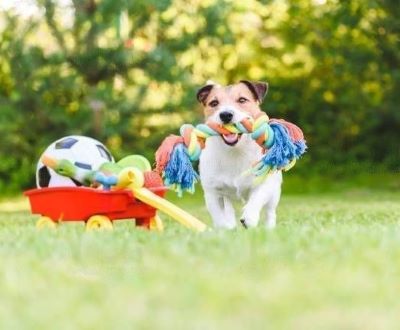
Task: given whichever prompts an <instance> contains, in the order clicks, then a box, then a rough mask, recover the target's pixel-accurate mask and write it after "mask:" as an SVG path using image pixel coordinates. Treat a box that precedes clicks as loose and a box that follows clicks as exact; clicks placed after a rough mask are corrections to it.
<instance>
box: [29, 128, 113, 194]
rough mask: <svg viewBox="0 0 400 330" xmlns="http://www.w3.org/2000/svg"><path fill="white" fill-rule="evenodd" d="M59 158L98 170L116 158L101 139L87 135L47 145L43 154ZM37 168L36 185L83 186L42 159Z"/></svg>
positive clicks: (62, 139) (40, 186)
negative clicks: (44, 162) (48, 165)
mask: <svg viewBox="0 0 400 330" xmlns="http://www.w3.org/2000/svg"><path fill="white" fill-rule="evenodd" d="M43 155H46V156H49V157H52V158H55V159H57V160H61V159H67V160H69V161H70V162H72V163H73V164H74V165H75V166H77V167H79V168H80V169H83V170H87V171H91V170H97V169H98V168H99V167H100V166H101V164H103V163H105V162H114V158H113V157H112V155H111V153H110V152H109V151H108V150H107V148H106V147H105V146H104V145H103V144H102V143H101V142H99V141H97V140H95V139H92V138H90V137H87V136H78V135H71V136H66V137H63V138H61V139H59V140H57V141H55V142H53V143H52V144H51V145H49V146H48V147H47V149H46V150H45V151H44V153H43V154H42V156H43ZM42 156H41V157H40V160H39V162H38V164H37V168H36V186H37V187H38V188H45V187H65V186H69V187H70V186H81V185H82V183H81V182H79V181H77V180H75V179H73V178H68V177H65V176H62V175H59V174H57V173H56V172H54V171H53V170H52V169H51V168H49V167H47V166H46V165H44V164H43V163H42V161H41V159H42Z"/></svg>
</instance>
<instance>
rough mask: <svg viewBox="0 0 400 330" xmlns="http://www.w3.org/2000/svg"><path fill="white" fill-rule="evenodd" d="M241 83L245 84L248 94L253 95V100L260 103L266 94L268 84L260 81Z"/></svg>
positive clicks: (243, 81)
mask: <svg viewBox="0 0 400 330" xmlns="http://www.w3.org/2000/svg"><path fill="white" fill-rule="evenodd" d="M240 82H241V83H243V84H245V85H246V86H247V88H248V89H249V90H250V92H251V93H252V94H253V95H254V98H255V99H256V100H257V101H258V102H260V103H261V102H262V101H263V99H264V97H265V95H267V92H268V83H266V82H262V81H249V80H241V81H240Z"/></svg>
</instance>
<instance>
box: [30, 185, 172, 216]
mask: <svg viewBox="0 0 400 330" xmlns="http://www.w3.org/2000/svg"><path fill="white" fill-rule="evenodd" d="M149 189H150V190H151V191H152V192H154V193H155V194H156V195H158V196H161V197H163V196H164V194H165V192H166V188H165V187H157V188H149ZM24 194H25V196H27V197H28V198H29V202H30V204H31V211H32V213H34V214H40V215H44V216H48V217H49V218H51V219H52V220H53V221H60V220H61V221H74V220H75V221H86V220H88V219H89V218H90V217H91V216H92V215H105V216H107V217H109V218H110V219H111V220H115V219H129V218H135V219H138V220H140V221H141V219H148V218H151V217H153V216H154V215H155V213H156V209H154V208H153V207H151V206H149V205H146V204H144V203H142V202H140V201H138V200H136V199H135V198H134V195H133V194H132V192H131V191H129V190H119V191H103V190H98V189H93V188H87V187H53V188H42V189H32V190H28V191H26V192H25V193H24ZM140 221H139V222H140Z"/></svg>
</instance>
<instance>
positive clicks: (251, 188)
mask: <svg viewBox="0 0 400 330" xmlns="http://www.w3.org/2000/svg"><path fill="white" fill-rule="evenodd" d="M267 91H268V84H266V83H263V82H250V81H247V80H243V81H240V83H238V84H235V85H229V86H220V85H218V84H215V83H208V84H207V85H205V86H204V87H202V88H201V89H200V90H199V91H198V93H197V99H198V100H199V102H201V103H202V105H203V106H204V114H205V117H206V119H211V120H212V121H214V122H217V123H220V124H229V123H236V122H240V121H241V120H242V119H243V118H244V117H248V116H254V115H255V114H256V113H258V112H260V111H261V110H260V103H261V102H262V100H263V98H264V96H265V95H266V93H267ZM262 153H263V151H262V148H261V147H260V146H259V145H258V144H257V143H256V142H255V141H254V140H253V139H252V138H251V137H250V136H248V135H240V134H227V135H222V136H213V137H210V138H208V139H207V141H206V145H205V148H204V149H203V151H202V153H201V156H200V164H199V170H200V179H201V184H202V187H203V189H204V195H205V201H206V205H207V209H208V211H209V212H210V214H211V217H212V220H213V222H214V226H216V227H220V228H229V229H231V228H234V227H236V216H235V210H234V207H233V201H234V200H238V199H239V200H242V201H244V202H245V204H244V207H243V212H242V215H241V218H240V221H241V223H242V224H243V226H245V227H254V226H257V224H258V223H259V220H260V218H261V219H262V220H264V219H265V226H266V227H267V228H273V227H275V224H276V208H277V206H278V203H279V199H280V195H281V184H282V173H281V171H277V172H275V173H273V174H271V175H270V176H269V177H268V178H267V179H266V180H265V181H264V182H263V183H261V184H255V183H254V182H253V181H254V180H253V178H251V177H249V176H243V172H245V171H246V170H248V169H249V168H251V166H252V165H253V164H254V163H255V162H257V161H259V160H260V159H261V157H262ZM263 208H265V214H263V215H261V211H262V209H263Z"/></svg>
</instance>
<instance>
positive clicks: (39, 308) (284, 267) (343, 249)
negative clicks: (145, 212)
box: [0, 191, 400, 330]
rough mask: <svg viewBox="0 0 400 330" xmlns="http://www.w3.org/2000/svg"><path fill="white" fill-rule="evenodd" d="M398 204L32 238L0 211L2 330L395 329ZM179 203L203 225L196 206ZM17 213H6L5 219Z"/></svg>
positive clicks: (294, 208)
mask: <svg viewBox="0 0 400 330" xmlns="http://www.w3.org/2000/svg"><path fill="white" fill-rule="evenodd" d="M399 201H400V194H399V193H389V192H385V193H381V192H379V193H371V192H363V191H354V192H351V191H349V192H347V193H342V194H330V195H307V196H303V197H300V196H287V195H284V197H283V200H282V203H281V204H280V207H279V218H278V227H277V228H276V229H275V230H274V231H270V232H268V231H265V230H263V229H262V228H258V229H255V230H244V229H242V228H238V229H237V230H235V231H211V232H206V233H203V234H196V233H193V232H190V231H188V230H186V229H185V228H182V227H180V226H179V225H176V224H174V223H171V221H168V219H166V221H165V224H166V227H167V228H166V230H165V232H164V233H162V234H159V233H155V232H147V231H144V230H137V229H135V228H134V227H133V226H132V225H131V223H129V222H125V221H124V222H120V223H117V224H116V226H115V230H114V231H113V232H85V231H84V228H83V226H82V225H81V224H64V225H62V226H61V227H60V228H59V229H57V230H56V231H37V230H36V229H35V227H34V223H35V219H36V217H35V216H31V215H30V214H29V213H28V212H27V211H26V210H23V208H24V204H21V203H16V204H10V203H4V202H3V203H2V204H0V328H1V329H21V328H25V329H27V328H29V329H45V328H46V329H50V328H54V329H156V328H157V329H207V330H208V329H223V328H227V329H265V328H270V329H335V330H336V329H363V330H364V329H395V328H398V326H399V324H400V298H399V292H400V202H399ZM179 203H180V204H181V205H182V206H183V207H185V208H186V209H187V210H189V211H191V212H192V213H194V214H196V215H197V216H198V217H201V218H203V219H206V221H208V216H207V213H206V211H205V208H204V206H203V204H202V202H201V199H199V198H198V197H194V198H193V197H190V196H186V197H185V198H184V199H183V200H181V201H179ZM13 209H15V210H18V211H15V212H12V211H10V210H13Z"/></svg>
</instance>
